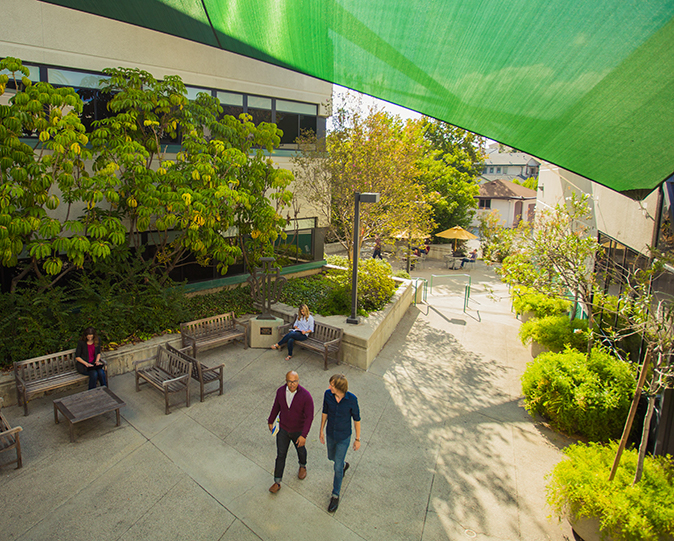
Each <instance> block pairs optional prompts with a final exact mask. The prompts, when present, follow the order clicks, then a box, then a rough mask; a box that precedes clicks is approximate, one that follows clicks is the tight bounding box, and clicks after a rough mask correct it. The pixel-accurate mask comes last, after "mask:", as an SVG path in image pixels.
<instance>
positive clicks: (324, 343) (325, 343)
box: [323, 337, 342, 347]
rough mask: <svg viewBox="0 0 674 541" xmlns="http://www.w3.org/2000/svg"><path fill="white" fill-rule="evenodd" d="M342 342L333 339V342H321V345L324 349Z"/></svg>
mask: <svg viewBox="0 0 674 541" xmlns="http://www.w3.org/2000/svg"><path fill="white" fill-rule="evenodd" d="M341 341H342V338H341V337H339V338H335V339H334V340H328V341H327V342H323V345H324V346H325V347H327V346H332V345H333V344H339V343H340V342H341Z"/></svg>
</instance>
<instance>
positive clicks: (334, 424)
mask: <svg viewBox="0 0 674 541" xmlns="http://www.w3.org/2000/svg"><path fill="white" fill-rule="evenodd" d="M351 419H353V428H354V430H355V431H356V439H355V440H354V442H353V450H354V451H357V450H358V449H360V409H359V407H358V399H357V398H356V395H354V394H353V393H350V392H349V382H348V381H347V380H346V376H344V375H343V374H335V375H334V376H332V377H331V378H330V386H329V388H328V390H327V391H325V394H324V395H323V415H322V417H321V428H320V432H319V434H318V439H319V440H320V442H321V443H323V444H324V443H325V442H326V435H327V442H328V445H327V447H328V460H332V461H333V462H334V463H335V476H334V479H333V482H332V496H331V498H330V504H329V505H328V512H329V513H333V512H335V511H336V510H337V507H339V492H340V490H341V488H342V479H344V473H345V472H346V470H348V469H349V463H348V462H345V461H344V459H345V458H346V452H347V451H348V449H349V443H350V442H351ZM326 422H327V425H328V426H327V431H326V432H325V433H324V429H325V424H326Z"/></svg>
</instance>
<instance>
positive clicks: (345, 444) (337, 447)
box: [326, 436, 351, 498]
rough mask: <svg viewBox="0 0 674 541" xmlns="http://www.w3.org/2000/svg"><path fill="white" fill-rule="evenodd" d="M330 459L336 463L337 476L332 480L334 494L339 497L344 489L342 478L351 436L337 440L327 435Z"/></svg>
mask: <svg viewBox="0 0 674 541" xmlns="http://www.w3.org/2000/svg"><path fill="white" fill-rule="evenodd" d="M326 443H327V447H328V460H332V461H333V462H334V463H335V477H334V479H333V481H332V495H333V496H335V497H337V498H339V491H340V490H341V489H342V479H344V459H345V458H346V452H347V451H348V450H349V443H351V436H349V437H348V438H346V439H343V440H340V441H338V440H335V439H333V438H331V437H330V436H328V437H327V442H326Z"/></svg>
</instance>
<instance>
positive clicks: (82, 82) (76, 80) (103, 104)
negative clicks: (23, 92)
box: [31, 68, 114, 131]
mask: <svg viewBox="0 0 674 541" xmlns="http://www.w3.org/2000/svg"><path fill="white" fill-rule="evenodd" d="M31 74H32V73H31ZM47 79H48V81H49V83H50V84H51V85H52V86H54V87H72V88H73V89H74V90H75V92H77V94H78V95H79V96H80V98H81V99H82V101H83V102H84V108H83V109H82V116H81V120H82V124H84V127H85V128H86V129H87V131H91V130H92V129H93V126H92V124H93V122H94V121H95V120H103V119H104V118H108V117H111V116H113V113H111V112H110V111H109V110H108V103H109V102H110V100H111V99H112V98H113V97H114V94H111V93H104V92H102V91H101V90H100V87H101V86H102V83H104V82H105V81H107V80H108V79H109V77H107V76H106V75H100V74H96V73H86V72H82V71H74V70H64V69H54V68H49V69H48V70H47Z"/></svg>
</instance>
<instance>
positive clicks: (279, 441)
mask: <svg viewBox="0 0 674 541" xmlns="http://www.w3.org/2000/svg"><path fill="white" fill-rule="evenodd" d="M301 435H302V433H301V432H288V431H286V430H283V429H282V428H280V427H279V431H278V434H277V435H276V465H275V466H274V482H276V483H280V482H281V479H283V470H284V469H285V467H286V457H287V456H288V447H290V442H291V441H292V442H293V444H294V445H295V449H297V458H298V459H299V463H300V466H304V467H306V465H307V447H306V445H303V446H302V447H298V446H297V439H298V438H299V437H300V436H301Z"/></svg>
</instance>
